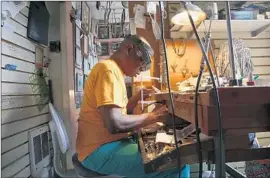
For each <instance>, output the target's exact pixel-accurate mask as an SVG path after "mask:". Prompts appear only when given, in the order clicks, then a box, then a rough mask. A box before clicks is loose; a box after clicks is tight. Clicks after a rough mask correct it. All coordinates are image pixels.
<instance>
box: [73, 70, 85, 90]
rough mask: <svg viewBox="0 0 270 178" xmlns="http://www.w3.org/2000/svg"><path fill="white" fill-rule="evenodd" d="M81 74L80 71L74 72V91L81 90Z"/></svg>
mask: <svg viewBox="0 0 270 178" xmlns="http://www.w3.org/2000/svg"><path fill="white" fill-rule="evenodd" d="M83 82H84V81H83V74H82V73H81V72H78V71H77V72H76V82H75V84H76V91H77V92H82V91H83Z"/></svg>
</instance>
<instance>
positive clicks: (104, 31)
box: [98, 25, 109, 39]
mask: <svg viewBox="0 0 270 178" xmlns="http://www.w3.org/2000/svg"><path fill="white" fill-rule="evenodd" d="M98 38H99V39H108V38H109V26H108V25H99V26H98Z"/></svg>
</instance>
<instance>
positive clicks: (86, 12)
mask: <svg viewBox="0 0 270 178" xmlns="http://www.w3.org/2000/svg"><path fill="white" fill-rule="evenodd" d="M89 25H90V8H89V6H88V4H87V2H86V1H82V29H83V30H84V32H85V33H86V35H88V34H89V29H90V26H89Z"/></svg>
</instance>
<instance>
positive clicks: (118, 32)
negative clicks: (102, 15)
mask: <svg viewBox="0 0 270 178" xmlns="http://www.w3.org/2000/svg"><path fill="white" fill-rule="evenodd" d="M111 32H112V38H123V37H124V33H123V30H122V26H121V24H120V23H115V24H112V25H111Z"/></svg>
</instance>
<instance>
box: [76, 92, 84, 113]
mask: <svg viewBox="0 0 270 178" xmlns="http://www.w3.org/2000/svg"><path fill="white" fill-rule="evenodd" d="M82 99H83V92H75V105H76V109H78V108H80V107H81V105H82Z"/></svg>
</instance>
